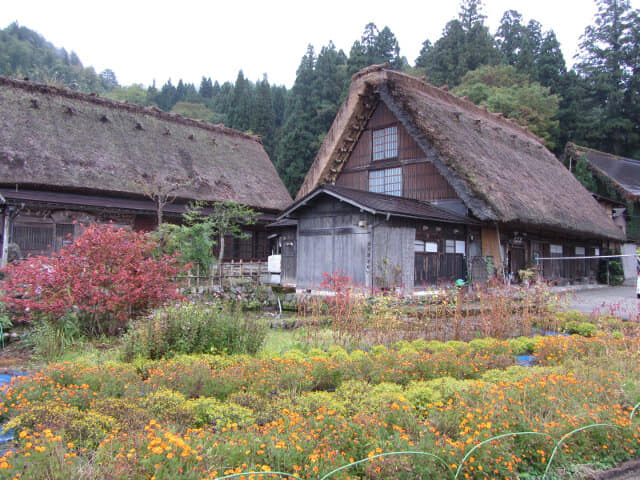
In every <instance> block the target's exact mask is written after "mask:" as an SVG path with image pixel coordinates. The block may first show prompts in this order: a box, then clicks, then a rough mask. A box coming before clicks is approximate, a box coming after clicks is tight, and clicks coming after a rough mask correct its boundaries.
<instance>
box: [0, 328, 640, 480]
mask: <svg viewBox="0 0 640 480" xmlns="http://www.w3.org/2000/svg"><path fill="white" fill-rule="evenodd" d="M528 342H529V343H530V345H529V346H530V347H532V348H533V350H534V352H535V353H536V355H537V358H538V359H539V365H537V366H535V367H532V368H526V367H519V366H517V365H515V363H516V357H515V355H516V354H519V353H522V349H523V348H525V347H526V344H527V340H524V339H521V340H511V341H497V340H491V339H482V340H475V341H472V342H469V343H464V342H448V343H440V342H426V341H424V340H422V341H416V342H400V343H399V344H396V345H395V346H394V348H385V347H374V348H373V349H372V350H371V351H370V352H363V351H353V352H350V353H347V352H346V351H345V350H343V349H341V348H332V349H331V351H329V352H323V351H320V350H315V351H314V350H312V351H310V352H308V353H306V354H305V353H302V352H300V351H290V352H288V353H286V354H284V355H282V356H277V357H268V358H267V357H265V358H259V357H251V356H247V355H233V356H214V355H198V356H179V357H175V358H173V359H171V360H159V361H139V362H137V363H136V362H134V363H113V364H109V365H101V366H91V365H84V364H81V363H75V364H71V363H62V364H51V365H49V366H47V367H46V368H45V369H43V370H42V371H40V372H38V373H37V374H35V375H34V376H32V377H29V378H20V379H16V380H14V382H13V383H12V384H11V385H10V386H9V388H8V389H6V390H4V392H3V398H2V402H1V403H0V408H1V412H2V420H9V426H11V427H15V428H16V430H15V431H16V443H17V449H16V450H15V452H14V453H10V454H7V455H5V456H4V457H2V458H0V478H45V477H46V476H47V475H49V476H53V477H55V478H96V479H97V478H106V479H110V478H112V479H116V478H133V479H149V478H155V479H157V480H159V479H202V478H217V477H222V476H225V475H233V474H236V473H238V474H242V473H243V472H250V471H254V472H263V473H266V472H275V471H277V472H288V473H290V474H291V478H320V477H322V476H323V475H325V474H328V473H329V472H331V471H333V470H336V469H339V468H340V467H341V466H343V465H347V464H349V463H351V462H356V461H358V460H360V459H369V460H367V461H365V462H363V463H360V464H357V465H353V466H351V467H349V468H346V469H343V470H339V471H337V472H335V473H334V474H333V475H332V477H331V478H398V479H414V478H416V479H417V478H447V477H449V478H454V476H456V475H457V477H458V478H477V479H480V478H482V479H484V478H516V476H517V475H519V474H524V473H526V474H530V475H539V476H541V475H542V474H543V473H544V471H545V469H546V468H547V466H548V465H549V462H550V460H551V458H552V456H553V462H552V463H551V467H550V469H552V470H555V471H558V470H557V469H559V468H560V469H561V468H569V467H570V466H571V465H574V464H583V463H590V464H598V465H612V464H615V463H617V462H620V461H623V460H625V459H628V458H632V457H634V456H636V451H637V449H638V447H639V435H640V428H639V424H638V422H637V420H635V419H634V418H632V416H631V413H632V409H633V406H634V405H635V404H636V403H637V402H638V401H640V385H639V383H640V382H638V380H637V379H638V378H640V362H638V352H639V350H640V341H639V340H637V339H615V338H612V337H605V336H595V337H592V338H584V337H577V336H571V337H539V338H538V339H536V340H535V342H532V341H531V340H529V341H528ZM595 424H603V425H604V424H606V426H597V427H596V426H594V425H595ZM583 427H588V428H587V429H585V430H580V431H576V430H579V429H581V428H583ZM574 431H575V433H574V434H573V435H571V436H569V437H567V438H566V439H565V440H564V441H562V442H560V440H561V439H562V438H563V436H564V435H565V434H568V433H570V432H574ZM524 432H528V433H527V434H526V435H524V434H523V433H524ZM512 433H518V434H519V435H513V436H505V437H504V438H499V439H496V440H491V439H492V438H494V437H496V436H500V435H505V434H512ZM486 441H488V443H487V444H482V442H486ZM476 446H479V447H478V448H475V447H476ZM556 447H557V450H556V451H555V454H554V449H555V448H556ZM390 452H423V453H427V454H429V455H419V454H416V453H413V454H402V455H384V454H385V453H390ZM470 452H471V453H470ZM465 455H467V456H466V457H465ZM374 457H375V458H374ZM436 457H437V458H436ZM463 460H464V461H463ZM79 472H81V475H80V473H79ZM249 476H250V475H249V474H245V475H244V477H245V478H249ZM254 478H257V477H256V475H255V474H254ZM282 478H285V477H282Z"/></svg>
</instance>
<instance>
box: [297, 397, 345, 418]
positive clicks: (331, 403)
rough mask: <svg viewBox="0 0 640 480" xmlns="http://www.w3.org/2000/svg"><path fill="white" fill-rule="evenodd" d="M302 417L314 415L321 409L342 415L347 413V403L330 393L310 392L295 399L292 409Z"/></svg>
mask: <svg viewBox="0 0 640 480" xmlns="http://www.w3.org/2000/svg"><path fill="white" fill-rule="evenodd" d="M290 408H291V409H292V410H294V411H296V412H297V413H299V414H300V415H308V414H314V413H316V412H317V411H318V410H320V409H325V408H326V409H327V410H333V411H335V412H337V413H340V414H342V415H344V414H346V413H347V406H346V405H345V401H344V400H343V399H342V398H340V397H338V396H336V395H334V394H331V393H329V392H308V393H304V394H303V395H299V396H298V397H295V398H294V399H293V402H292V404H291V407H290Z"/></svg>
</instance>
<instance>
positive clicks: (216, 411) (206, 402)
mask: <svg viewBox="0 0 640 480" xmlns="http://www.w3.org/2000/svg"><path fill="white" fill-rule="evenodd" d="M186 408H187V409H188V410H189V411H190V412H191V414H192V415H193V416H194V418H195V427H196V428H199V427H204V426H205V425H211V426H215V427H216V428H218V429H220V428H223V427H227V426H229V425H235V426H241V427H246V426H249V425H252V424H253V423H254V422H255V418H254V416H253V411H252V410H251V409H249V408H246V407H243V406H240V405H237V404H235V403H232V402H228V401H227V402H221V401H220V400H216V399H215V398H206V397H201V398H196V399H194V400H188V401H187V403H186Z"/></svg>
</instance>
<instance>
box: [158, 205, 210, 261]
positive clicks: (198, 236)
mask: <svg viewBox="0 0 640 480" xmlns="http://www.w3.org/2000/svg"><path fill="white" fill-rule="evenodd" d="M203 207H204V203H203V202H194V203H190V204H189V205H187V211H186V212H185V213H184V214H183V215H182V219H183V221H184V224H182V225H174V224H168V223H165V224H163V225H162V227H161V228H160V229H159V230H158V234H159V238H160V244H161V246H162V251H163V252H164V253H167V254H176V253H178V254H180V257H179V259H180V262H181V264H183V265H186V264H190V265H193V266H196V265H197V266H198V267H199V268H200V270H201V271H203V272H210V271H211V266H212V265H213V263H214V261H215V257H214V255H213V247H214V245H215V244H216V239H215V236H216V234H215V231H214V227H213V222H212V219H213V217H211V216H207V215H203V214H202V209H203Z"/></svg>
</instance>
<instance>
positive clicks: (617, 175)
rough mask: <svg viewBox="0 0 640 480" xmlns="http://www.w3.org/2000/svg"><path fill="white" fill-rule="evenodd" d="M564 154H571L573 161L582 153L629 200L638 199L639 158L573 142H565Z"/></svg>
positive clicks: (639, 195) (639, 182)
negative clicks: (602, 150)
mask: <svg viewBox="0 0 640 480" xmlns="http://www.w3.org/2000/svg"><path fill="white" fill-rule="evenodd" d="M564 154H565V156H572V157H573V158H574V162H575V161H577V160H578V158H580V156H582V155H584V158H585V159H586V160H587V162H589V165H590V166H591V168H592V169H593V170H595V171H596V173H598V174H599V175H600V176H603V177H605V178H607V179H608V180H609V181H610V182H611V183H612V184H613V185H614V186H615V187H616V188H617V189H618V191H619V192H620V193H621V194H622V195H624V196H625V197H627V198H629V199H631V200H638V199H640V160H636V159H634V158H626V157H621V156H618V155H613V154H612V153H606V152H601V151H599V150H594V149H593V148H587V147H583V146H580V145H576V144H574V143H568V144H567V146H566V148H565V153H564Z"/></svg>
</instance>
